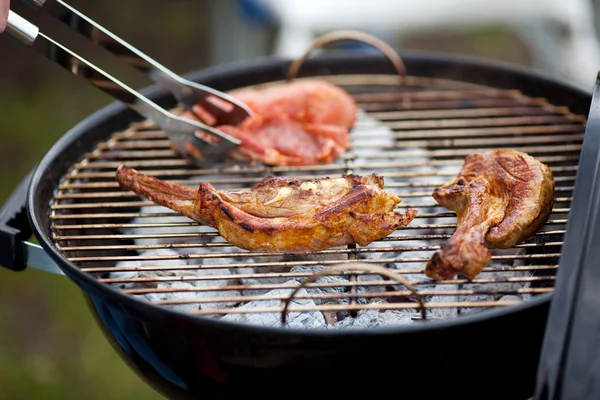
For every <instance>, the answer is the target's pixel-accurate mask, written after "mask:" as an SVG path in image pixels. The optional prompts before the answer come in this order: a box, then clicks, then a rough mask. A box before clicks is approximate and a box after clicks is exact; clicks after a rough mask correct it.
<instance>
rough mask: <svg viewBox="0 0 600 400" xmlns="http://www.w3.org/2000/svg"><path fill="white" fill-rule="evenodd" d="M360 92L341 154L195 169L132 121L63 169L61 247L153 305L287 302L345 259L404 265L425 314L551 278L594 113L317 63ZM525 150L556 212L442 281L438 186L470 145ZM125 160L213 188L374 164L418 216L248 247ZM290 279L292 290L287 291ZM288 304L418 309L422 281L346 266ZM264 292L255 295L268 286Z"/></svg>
mask: <svg viewBox="0 0 600 400" xmlns="http://www.w3.org/2000/svg"><path fill="white" fill-rule="evenodd" d="M320 78H321V79H327V80H329V81H330V82H333V83H335V84H338V85H340V86H342V87H343V88H345V89H346V90H347V91H348V92H349V93H351V94H352V95H353V97H354V98H355V100H356V101H357V103H358V105H359V108H360V115H359V118H358V121H357V123H356V125H355V127H354V128H353V130H352V132H351V140H352V144H351V147H350V149H349V150H348V151H347V152H346V153H345V154H343V156H341V157H340V158H339V159H338V160H336V161H335V162H334V163H332V164H328V165H320V166H304V167H267V166H263V165H261V164H251V163H244V162H241V163H240V162H234V161H226V162H223V163H222V164H219V165H215V166H214V168H210V169H197V168H195V167H193V166H191V165H190V164H189V163H188V162H187V161H186V160H183V159H181V158H180V157H178V156H177V155H176V154H175V153H174V152H173V151H172V150H171V148H170V146H169V142H168V141H167V139H166V137H165V135H164V134H163V133H162V132H160V131H158V130H157V129H156V127H155V126H153V124H152V123H150V122H147V121H146V122H142V123H134V124H132V125H131V127H130V128H129V129H127V130H125V131H122V132H116V133H114V134H113V135H112V136H111V137H110V139H109V140H107V141H105V142H102V143H100V144H99V145H98V146H97V148H96V149H95V150H94V151H92V152H90V153H88V154H86V155H85V156H84V158H83V159H82V160H81V161H80V162H78V163H77V164H76V165H75V166H74V167H73V169H72V170H71V171H70V172H69V173H68V174H67V175H66V176H65V177H64V179H63V181H62V183H61V184H60V186H59V188H58V190H57V192H56V194H55V196H54V201H53V203H52V205H51V210H52V213H51V219H52V233H53V239H54V241H55V243H56V245H57V247H58V248H59V249H60V250H61V251H62V252H63V253H64V254H65V256H66V257H67V258H68V259H69V260H70V261H72V262H73V263H75V264H76V265H78V266H79V267H80V268H81V269H82V270H83V271H85V272H87V273H90V274H93V275H94V276H95V277H96V278H97V279H98V280H99V281H101V282H104V283H105V284H109V285H114V286H116V287H119V288H120V289H121V290H123V291H124V292H126V293H129V294H131V295H134V296H137V297H140V298H143V299H144V300H145V301H151V302H153V303H154V304H156V305H158V306H165V307H173V308H176V309H179V310H183V311H186V312H190V313H194V314H200V315H205V316H210V317H212V318H221V317H222V316H227V315H229V316H231V315H234V314H245V313H277V312H281V310H282V307H283V301H284V300H285V299H287V298H288V297H289V292H290V289H294V288H297V287H298V285H299V284H300V282H302V281H304V280H305V279H306V278H308V277H310V276H312V275H313V274H314V273H315V272H317V271H321V270H323V269H324V268H326V267H328V266H334V265H339V264H340V263H355V264H361V265H364V264H371V265H379V266H385V267H386V268H388V269H390V270H391V271H393V272H394V273H396V274H399V275H401V276H402V277H404V278H406V279H408V280H409V281H410V283H411V284H412V285H413V286H414V287H415V288H416V289H417V290H418V292H419V294H420V295H421V296H423V297H424V298H425V299H426V302H425V308H426V310H427V314H426V315H427V318H431V319H436V318H454V317H458V316H460V315H462V314H468V313H471V312H478V311H482V310H485V309H488V308H491V307H502V306H510V305H514V304H518V303H520V302H522V301H527V300H528V299H530V298H531V297H532V296H536V295H538V294H541V293H547V292H550V291H552V288H553V283H554V279H555V273H556V269H557V268H558V265H557V263H558V257H559V255H560V250H561V246H562V240H563V234H564V233H565V225H566V219H567V215H568V212H569V207H570V202H571V195H572V191H573V185H574V179H575V174H576V171H577V165H578V159H579V152H580V150H581V143H582V140H583V135H584V130H585V122H586V119H585V117H584V116H580V115H573V114H572V113H570V111H569V110H568V109H567V108H565V107H561V106H554V105H551V104H548V102H547V101H546V100H545V99H543V98H530V97H527V96H525V95H523V94H522V93H521V92H520V91H518V90H499V89H494V88H489V87H482V86H476V85H471V84H468V83H463V82H456V81H448V80H439V79H431V78H419V77H413V76H410V77H407V78H406V79H405V80H404V81H403V83H402V84H399V83H398V82H397V79H396V78H395V77H392V76H379V75H348V76H328V77H320ZM501 148H502V149H504V148H505V149H515V150H519V151H523V152H527V153H529V154H531V155H532V156H535V157H537V158H538V159H539V160H540V161H542V162H544V163H547V164H548V165H549V166H550V167H551V169H552V171H553V173H554V176H555V179H556V191H555V205H554V209H553V212H552V214H551V216H550V218H549V220H548V222H547V223H546V225H545V226H544V227H543V228H542V229H541V231H540V232H538V233H537V234H535V235H534V236H533V237H531V238H530V239H528V240H527V241H525V242H524V243H522V244H520V245H518V246H516V247H514V248H512V249H506V250H492V253H493V257H492V261H491V262H490V263H489V265H488V266H487V267H486V268H485V269H484V271H483V272H482V273H481V274H480V275H479V276H478V277H477V278H476V279H475V280H473V281H471V282H469V281H467V280H465V279H462V278H460V277H458V278H457V279H454V280H448V281H437V282H434V281H432V280H430V279H428V278H426V277H425V275H423V273H422V271H423V268H424V266H425V263H426V262H427V260H428V259H429V257H430V256H431V255H432V254H433V252H434V251H435V250H436V249H437V248H438V247H439V245H440V244H441V243H442V242H443V241H444V240H446V239H448V238H449V237H450V235H451V234H452V233H453V232H454V229H455V224H456V217H455V214H454V212H450V211H448V210H446V209H444V208H442V207H440V206H439V205H437V204H436V202H435V201H434V199H433V198H432V197H431V193H432V191H433V190H434V189H435V187H437V186H439V185H442V184H444V183H445V182H446V181H447V180H449V179H451V178H452V177H454V176H455V175H456V174H457V173H458V171H459V170H460V168H461V166H462V162H463V159H464V157H465V156H466V155H468V154H470V153H474V152H481V151H486V150H490V149H501ZM122 163H126V164H127V166H129V167H133V168H136V169H138V170H140V171H141V172H144V173H146V174H149V175H154V176H156V177H158V178H160V179H164V180H167V181H170V182H174V183H179V184H183V185H187V186H190V187H197V186H198V184H199V183H200V182H201V181H208V182H210V183H212V184H213V185H214V186H215V187H216V188H217V189H232V188H250V187H251V186H253V185H254V184H256V183H257V182H259V181H260V180H261V179H262V178H264V177H265V176H267V175H269V174H273V175H288V176H290V175H292V176H296V177H298V178H302V179H311V178H316V177H325V176H329V177H333V176H340V175H341V174H344V173H354V174H359V175H364V174H370V173H377V174H379V175H382V176H383V177H384V179H385V187H386V189H387V190H389V191H392V192H394V193H396V194H398V195H399V196H400V197H401V198H402V199H403V202H402V203H401V204H400V206H399V207H401V208H406V207H411V208H416V209H417V210H418V213H419V214H418V215H417V217H416V218H415V220H414V221H413V222H412V223H411V224H410V225H409V226H408V227H406V228H402V229H399V230H398V231H396V232H395V233H393V234H391V235H390V236H389V237H386V238H384V239H382V240H379V241H377V242H374V243H372V244H371V245H369V246H367V247H360V246H358V245H356V246H347V247H343V248H334V249H328V250H324V251H319V252H314V253H311V254H308V255H306V254H290V253H286V254H273V253H264V252H255V253H254V252H253V253H250V252H247V251H244V250H241V249H239V248H237V247H234V246H232V245H230V244H229V243H228V242H227V241H225V240H224V239H223V238H221V237H220V236H219V235H218V233H217V232H216V231H215V230H214V229H212V228H207V227H202V226H199V224H198V223H196V222H194V221H192V220H189V219H187V218H185V217H182V216H179V215H177V214H176V213H175V212H173V211H171V210H169V209H166V208H163V207H159V206H156V205H154V204H153V203H152V202H149V201H146V200H143V199H141V198H139V197H138V196H137V195H135V194H134V193H131V192H126V191H122V190H120V189H119V187H118V185H117V183H116V182H115V179H114V176H115V170H116V168H117V167H118V166H119V165H121V164H122ZM284 289H287V291H286V290H284ZM294 299H295V301H294V303H293V304H292V305H291V306H290V307H289V309H288V311H289V312H301V311H304V312H313V311H318V312H321V313H322V314H323V315H324V316H325V319H326V320H327V321H328V323H331V324H333V323H336V322H339V320H341V319H342V318H343V316H341V313H344V312H345V313H348V312H353V313H355V312H356V311H358V310H366V309H378V310H405V311H406V312H407V313H409V314H407V315H410V316H411V318H413V319H417V318H418V312H417V309H419V307H420V305H419V302H418V301H416V298H415V296H414V293H412V292H411V291H410V290H409V289H408V288H407V287H404V286H402V285H399V284H398V282H394V281H391V280H389V278H387V277H385V276H381V275H377V274H373V273H372V272H369V271H367V270H365V271H364V272H360V271H356V270H353V271H346V272H344V271H340V273H339V274H338V275H337V276H335V275H329V276H328V277H322V278H319V279H317V280H315V281H314V282H311V283H308V284H306V285H305V286H304V288H303V290H299V291H298V292H297V293H296V294H295V296H294ZM259 300H260V302H257V301H259Z"/></svg>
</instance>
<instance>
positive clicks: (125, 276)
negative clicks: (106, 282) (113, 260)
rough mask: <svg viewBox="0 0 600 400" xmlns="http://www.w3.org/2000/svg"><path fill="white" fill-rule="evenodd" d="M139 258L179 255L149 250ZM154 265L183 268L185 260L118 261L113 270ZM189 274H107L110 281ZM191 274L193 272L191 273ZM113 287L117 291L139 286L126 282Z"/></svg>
mask: <svg viewBox="0 0 600 400" xmlns="http://www.w3.org/2000/svg"><path fill="white" fill-rule="evenodd" d="M139 255H140V257H155V256H179V253H177V252H176V251H174V250H171V249H151V250H145V251H142V252H140V253H139ZM156 265H161V266H165V267H167V266H176V265H181V266H185V265H186V262H185V260H182V259H177V260H134V261H119V262H118V263H117V264H115V268H120V267H138V268H139V267H145V266H156ZM186 273H187V274H190V272H189V271H182V270H176V271H160V270H159V271H139V272H138V271H115V272H111V273H110V274H109V277H110V278H111V279H134V278H138V277H139V278H143V277H150V278H151V277H156V276H174V275H179V274H181V275H184V274H186ZM191 274H193V272H192V273H191ZM113 286H114V287H117V288H119V289H131V288H135V287H139V286H140V285H139V284H138V283H135V282H128V283H113ZM141 286H152V287H155V286H156V283H153V284H150V285H148V284H146V285H141Z"/></svg>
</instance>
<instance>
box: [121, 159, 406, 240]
mask: <svg viewBox="0 0 600 400" xmlns="http://www.w3.org/2000/svg"><path fill="white" fill-rule="evenodd" d="M116 180H117V182H118V183H119V185H120V187H121V188H122V189H125V190H131V191H133V192H135V193H136V194H138V195H141V196H144V197H147V198H148V199H149V200H151V201H153V202H155V203H157V204H159V205H162V206H165V207H168V208H170V209H172V210H174V211H177V212H178V213H180V214H182V215H185V216H187V217H189V218H191V219H194V220H196V221H198V222H199V223H201V224H202V225H206V226H210V227H213V228H216V229H217V230H218V231H219V233H220V234H221V236H223V237H224V238H225V239H226V240H228V241H229V242H230V243H232V244H233V245H235V246H237V247H239V248H242V249H246V250H251V251H294V252H310V251H316V250H322V249H325V248H330V247H336V246H343V245H348V244H355V243H356V244H359V245H361V246H366V245H368V244H369V243H371V242H372V241H374V240H377V239H380V238H382V237H385V236H387V235H389V234H390V233H392V232H393V231H395V230H396V229H398V228H400V227H403V226H406V225H408V224H409V223H410V222H411V221H412V220H413V218H414V217H415V216H416V214H417V211H416V210H414V209H407V210H406V211H405V212H404V213H401V212H398V211H395V210H394V209H395V208H396V206H397V205H398V204H399V203H400V202H401V201H402V200H401V199H400V198H399V197H398V196H396V195H394V194H392V193H390V192H387V191H385V190H383V178H382V177H380V176H378V175H376V174H373V175H369V176H357V175H343V176H342V177H341V178H323V179H315V180H311V181H302V180H299V179H295V178H287V177H274V176H270V177H267V178H265V179H263V180H262V181H261V182H259V183H258V184H257V185H256V186H254V187H253V188H252V189H250V190H228V191H217V190H216V189H215V188H214V187H213V186H212V185H211V184H210V183H206V182H203V183H201V184H200V187H199V189H198V190H195V189H191V188H188V187H185V186H182V185H176V184H172V183H168V182H164V181H161V180H159V179H157V178H154V177H151V176H147V175H144V174H142V173H140V172H138V171H136V170H134V169H131V168H128V167H126V166H123V165H122V166H120V167H119V168H118V170H117V173H116Z"/></svg>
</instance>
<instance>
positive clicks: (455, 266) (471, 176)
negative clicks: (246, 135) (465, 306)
mask: <svg viewBox="0 0 600 400" xmlns="http://www.w3.org/2000/svg"><path fill="white" fill-rule="evenodd" d="M554 186H555V183H554V178H553V176H552V171H551V170H550V168H549V167H548V166H547V165H545V164H543V163H541V162H540V161H538V160H536V159H535V158H533V157H531V156H529V155H528V154H525V153H521V152H518V151H513V150H496V151H489V152H486V153H483V154H471V155H469V156H467V157H466V159H465V162H464V164H463V167H462V170H461V172H460V174H459V175H458V176H457V177H456V178H454V179H453V180H452V181H450V182H448V183H447V184H445V185H443V186H441V187H439V188H437V189H435V190H434V192H433V197H434V198H435V199H436V201H437V202H438V203H439V204H440V205H441V206H443V207H446V208H447V209H449V210H452V211H456V216H457V229H456V231H455V232H454V234H453V235H452V237H451V238H450V239H449V240H448V241H447V242H445V243H444V244H442V246H440V249H439V250H438V251H437V252H436V253H434V255H433V257H432V258H431V259H430V260H429V262H428V263H427V267H426V269H425V274H426V275H427V276H428V277H430V278H433V279H438V280H440V279H452V278H453V277H454V276H455V275H456V274H457V273H461V274H463V275H465V276H466V277H467V278H468V279H469V280H472V279H473V278H475V277H476V276H477V275H478V274H479V273H480V272H481V270H482V269H483V268H484V267H485V265H486V264H487V263H488V262H489V261H490V258H491V253H490V250H489V249H490V248H498V249H504V248H509V247H513V246H515V245H517V244H519V243H521V242H523V241H524V240H526V239H527V238H529V237H530V236H531V235H533V234H534V233H536V232H537V231H538V230H539V229H540V228H541V227H542V226H543V225H544V224H545V223H546V221H547V219H548V216H549V215H550V212H551V211H552V206H553V204H554Z"/></svg>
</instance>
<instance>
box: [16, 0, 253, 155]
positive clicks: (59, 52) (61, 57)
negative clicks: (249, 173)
mask: <svg viewBox="0 0 600 400" xmlns="http://www.w3.org/2000/svg"><path fill="white" fill-rule="evenodd" d="M25 1H26V2H27V3H29V4H32V5H34V6H36V7H37V8H40V9H44V10H45V8H47V7H48V6H46V7H43V6H44V5H45V4H46V3H53V5H54V6H55V7H57V8H58V10H59V11H60V12H61V13H63V15H65V18H64V19H62V18H58V19H59V20H60V21H61V22H63V23H65V24H66V25H67V26H69V27H70V28H71V29H73V30H75V31H76V32H78V33H80V34H81V35H83V36H84V37H86V38H88V39H90V40H91V41H92V42H94V43H96V44H97V45H99V46H100V47H103V48H104V49H106V50H108V51H109V52H111V53H113V54H115V55H117V56H118V57H119V58H120V59H121V60H122V61H124V62H126V63H127V64H129V65H130V66H133V67H135V68H136V69H138V70H140V71H142V72H143V73H145V74H146V75H147V76H148V77H149V78H150V79H152V80H153V81H154V82H156V83H158V84H159V85H161V86H162V87H163V88H165V89H167V90H169V91H170V92H171V93H172V94H173V96H174V97H175V99H176V100H177V101H178V102H179V103H181V104H182V105H183V107H184V109H185V110H186V111H190V112H192V113H194V114H195V115H196V116H198V117H200V115H198V113H197V112H196V110H197V107H198V106H200V108H202V109H203V110H204V111H207V112H208V113H209V114H210V115H211V116H212V117H214V119H215V122H216V123H215V124H214V125H216V126H218V125H236V124H239V123H240V122H242V121H243V120H244V119H246V118H247V117H249V116H250V115H251V114H252V112H251V110H250V109H249V108H248V107H247V106H246V105H245V104H244V103H242V102H240V101H239V100H236V99H234V98H233V97H231V96H228V95H227V94H225V93H222V92H220V91H218V90H215V89H212V88H210V87H207V86H204V85H200V84H198V83H196V82H192V81H189V80H186V79H184V78H182V77H180V76H179V75H177V74H175V73H174V72H172V71H170V70H169V69H167V68H166V67H164V66H163V65H161V64H159V63H158V62H157V61H155V60H153V59H152V58H150V57H148V56H147V55H145V54H144V53H142V52H141V51H140V50H138V49H136V48H135V47H133V46H131V45H130V44H128V43H127V42H125V41H124V40H122V39H120V38H119V37H118V36H116V35H115V34H113V33H111V32H109V31H108V30H107V29H105V28H103V27H102V26H100V25H99V24H97V23H96V22H94V21H92V20H91V19H90V18H88V17H86V16H85V15H84V14H82V13H81V12H79V11H77V10H75V9H74V8H73V7H71V6H70V5H68V4H67V3H65V2H64V1H62V0H50V1H46V0H25ZM48 14H50V15H53V14H52V13H50V12H48ZM53 16H54V15H53ZM67 21H76V24H72V23H68V22H67ZM5 34H6V35H8V36H10V37H12V38H13V39H15V40H16V41H17V42H19V43H21V44H23V45H25V46H28V47H30V48H33V49H35V50H37V51H38V52H40V53H41V54H43V55H45V56H46V57H47V58H48V59H50V60H51V61H54V62H56V63H57V64H59V65H61V66H62V67H64V68H65V69H67V70H68V71H70V72H71V73H73V74H74V75H78V76H80V77H83V78H85V79H86V80H87V81H88V82H89V83H91V84H92V85H94V86H96V87H97V88H99V89H101V90H102V91H104V92H106V93H107V94H109V95H111V96H113V97H114V98H115V99H117V100H119V101H121V102H123V103H124V104H125V105H127V106H128V107H129V108H131V109H133V110H134V111H136V112H138V113H139V114H141V115H142V116H143V117H144V118H147V119H149V120H152V121H153V122H155V123H156V124H157V125H158V126H159V127H160V128H161V129H162V130H163V131H164V132H165V134H166V135H167V137H168V138H169V140H170V141H171V142H172V143H173V144H174V145H175V146H176V147H177V149H178V150H179V151H180V152H181V154H182V155H183V156H185V157H187V158H189V159H190V160H191V161H192V162H193V163H194V164H196V165H198V166H199V167H206V166H209V165H211V164H212V163H214V162H215V161H218V160H219V159H222V158H224V157H225V156H226V155H227V153H229V152H230V151H231V150H233V149H234V148H236V147H237V146H239V145H240V143H241V142H240V141H239V140H237V139H235V138H233V137H231V136H229V135H227V134H225V133H223V132H221V131H219V130H218V129H215V128H213V127H211V126H208V125H206V124H203V123H200V122H197V121H193V120H190V119H186V118H181V117H179V116H176V115H174V114H173V113H171V112H169V111H167V110H165V109H164V108H162V107H160V106H159V105H157V104H156V103H154V102H153V101H151V100H150V99H148V98H147V97H145V96H143V95H142V94H140V93H139V92H137V91H136V90H134V89H132V88H130V87H129V86H127V85H125V84H124V83H122V82H120V81H119V80H117V79H116V78H114V77H112V76H111V75H109V74H108V73H106V72H104V71H103V70H101V69H100V68H98V67H97V66H95V65H94V64H92V63H91V62H89V61H87V60H85V59H84V58H83V57H81V56H79V55H77V54H76V53H74V52H73V51H71V50H69V49H68V48H67V47H65V46H63V45H61V44H60V43H58V42H57V41H55V40H54V39H52V38H51V37H49V36H48V35H46V34H44V33H42V32H41V31H40V29H39V28H38V27H37V26H35V25H34V24H32V23H30V22H29V21H27V20H25V19H24V18H22V17H21V16H19V15H18V14H16V13H15V12H13V11H12V10H11V11H9V15H8V24H7V27H6V31H5ZM102 34H103V35H102Z"/></svg>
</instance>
